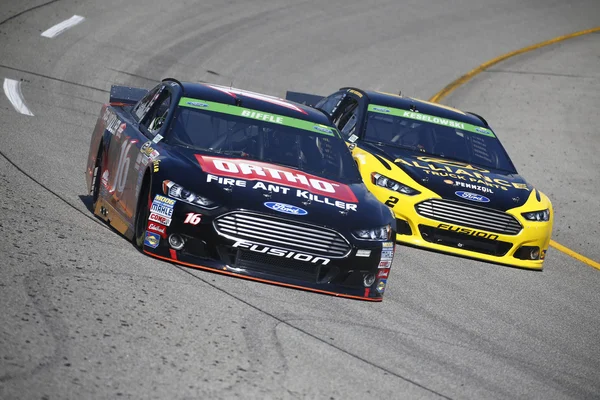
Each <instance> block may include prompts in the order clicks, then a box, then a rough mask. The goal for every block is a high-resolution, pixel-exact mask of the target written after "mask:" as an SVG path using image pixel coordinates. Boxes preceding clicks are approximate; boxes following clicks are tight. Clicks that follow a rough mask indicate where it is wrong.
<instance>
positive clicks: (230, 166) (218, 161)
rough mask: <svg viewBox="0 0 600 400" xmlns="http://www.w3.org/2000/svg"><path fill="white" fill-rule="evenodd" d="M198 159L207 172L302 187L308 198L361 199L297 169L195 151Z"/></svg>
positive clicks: (329, 182)
mask: <svg viewBox="0 0 600 400" xmlns="http://www.w3.org/2000/svg"><path fill="white" fill-rule="evenodd" d="M196 159H197V160H198V163H199V164H200V166H201V167H202V170H203V171H204V172H206V173H207V174H212V175H217V176H227V177H231V178H241V179H246V180H251V181H261V182H271V183H275V184H281V185H285V186H289V187H292V188H295V189H299V190H298V192H301V193H300V194H301V197H305V198H307V199H308V198H309V197H312V196H310V194H313V195H321V196H326V197H327V198H333V199H337V200H341V201H343V202H347V203H356V202H358V200H357V198H356V196H355V195H354V193H353V192H352V190H351V189H350V187H349V186H348V185H344V184H341V183H337V182H334V181H330V180H327V179H323V178H320V177H317V176H315V175H310V174H306V173H304V172H301V171H298V170H295V169H291V168H286V167H283V166H279V165H274V164H268V163H263V162H260V161H249V160H241V159H231V158H219V157H212V156H202V155H199V154H196ZM209 179H210V177H209ZM263 186H264V184H263ZM313 200H314V199H313Z"/></svg>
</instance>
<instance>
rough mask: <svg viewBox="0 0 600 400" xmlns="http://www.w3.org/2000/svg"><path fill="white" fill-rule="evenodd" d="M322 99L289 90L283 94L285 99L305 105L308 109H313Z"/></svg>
mask: <svg viewBox="0 0 600 400" xmlns="http://www.w3.org/2000/svg"><path fill="white" fill-rule="evenodd" d="M323 97H325V96H320V95H318V94H309V93H301V92H290V91H289V90H288V91H287V92H286V93H285V99H286V100H291V101H295V102H296V103H300V104H305V105H307V106H310V107H314V106H315V104H317V103H318V102H319V101H320V100H321V99H322V98H323Z"/></svg>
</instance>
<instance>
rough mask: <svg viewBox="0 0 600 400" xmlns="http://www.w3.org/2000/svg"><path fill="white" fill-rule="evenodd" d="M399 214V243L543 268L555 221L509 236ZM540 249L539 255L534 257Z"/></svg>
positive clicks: (525, 227)
mask: <svg viewBox="0 0 600 400" xmlns="http://www.w3.org/2000/svg"><path fill="white" fill-rule="evenodd" d="M407 208H408V207H407ZM407 214H408V215H407ZM395 216H396V225H397V234H396V241H397V242H400V243H404V244H408V245H411V246H418V247H423V248H427V249H431V250H435V251H440V252H443V253H449V254H454V255H458V256H463V257H468V258H475V259H479V260H483V261H488V262H492V263H498V264H503V265H508V266H513V267H519V268H527V269H534V270H542V269H543V264H544V259H545V256H546V251H547V250H548V246H549V244H550V236H551V232H552V223H551V221H549V222H531V223H523V229H522V230H521V231H520V232H519V233H518V234H516V235H505V234H500V233H495V232H488V231H483V230H475V229H473V228H469V227H465V226H461V225H451V224H449V223H446V222H442V221H435V220H432V219H429V218H424V217H422V216H421V215H419V214H417V213H416V212H414V213H410V212H402V213H398V212H397V213H396V214H395ZM463 232H468V233H463ZM536 249H537V253H538V254H539V255H538V256H537V257H536V258H535V259H532V258H531V254H532V252H533V253H534V255H535V250H536Z"/></svg>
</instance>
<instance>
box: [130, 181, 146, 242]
mask: <svg viewBox="0 0 600 400" xmlns="http://www.w3.org/2000/svg"><path fill="white" fill-rule="evenodd" d="M149 178H150V176H149V175H146V176H145V177H144V181H143V183H142V188H141V189H140V194H139V197H138V206H137V208H136V212H135V233H134V235H133V242H134V243H135V245H136V246H137V247H138V248H139V249H140V250H143V248H144V236H145V234H146V227H147V226H148V216H149V215H150V212H149V210H150V205H149V204H150V179H149Z"/></svg>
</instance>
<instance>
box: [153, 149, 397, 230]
mask: <svg viewBox="0 0 600 400" xmlns="http://www.w3.org/2000/svg"><path fill="white" fill-rule="evenodd" d="M176 151H177V152H178V153H179V155H180V156H181V158H183V159H185V160H186V161H187V162H186V163H187V167H186V170H187V171H189V172H187V171H186V172H185V173H181V174H179V175H181V177H178V178H177V180H176V183H178V184H180V185H182V186H184V187H185V188H186V189H188V190H191V191H193V192H195V193H197V194H199V195H202V196H206V197H207V198H209V199H210V200H212V201H215V202H216V203H217V204H219V205H220V206H222V207H226V208H230V209H246V210H253V211H258V212H261V213H267V214H273V215H276V216H278V217H282V218H291V219H298V220H299V221H303V222H307V223H313V224H319V225H322V226H331V227H340V226H343V227H346V228H348V229H351V230H353V229H365V228H375V227H379V226H383V225H386V224H389V223H393V217H392V215H391V213H390V211H389V209H388V208H387V207H386V206H385V205H383V204H382V203H380V202H379V201H378V200H377V199H376V198H375V196H373V195H372V194H371V193H370V192H369V191H368V189H367V188H366V186H365V185H364V184H363V183H362V182H356V183H351V184H344V183H341V182H335V181H332V180H330V179H327V178H323V177H318V176H315V175H311V174H308V173H305V172H302V171H299V170H296V169H292V168H288V167H285V166H281V165H276V164H270V163H265V162H261V161H256V160H250V159H244V158H233V157H227V156H220V155H219V154H215V153H210V154H208V153H201V152H198V151H188V150H185V149H178V150H176ZM161 168H162V166H161ZM173 180H175V178H173Z"/></svg>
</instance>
